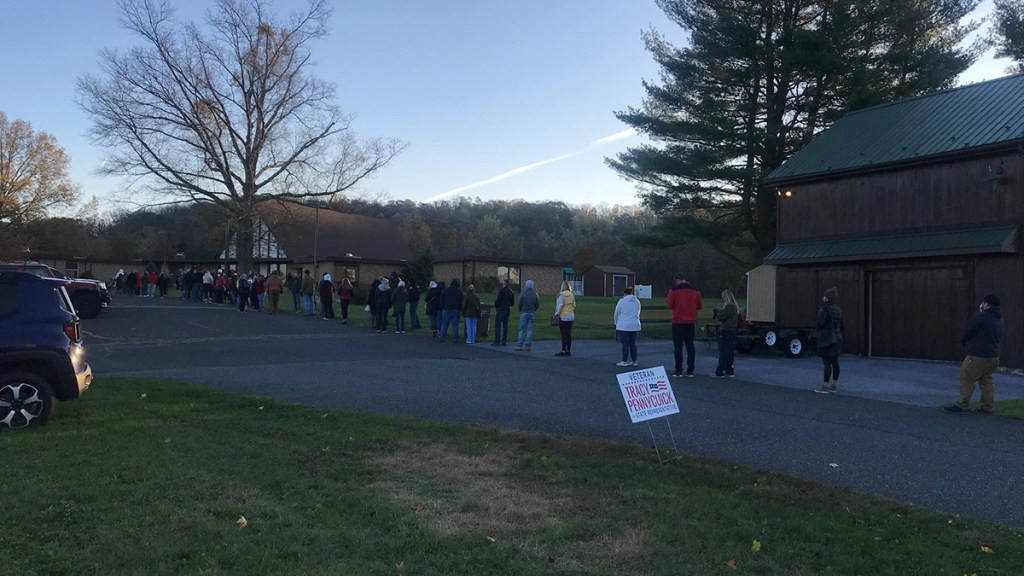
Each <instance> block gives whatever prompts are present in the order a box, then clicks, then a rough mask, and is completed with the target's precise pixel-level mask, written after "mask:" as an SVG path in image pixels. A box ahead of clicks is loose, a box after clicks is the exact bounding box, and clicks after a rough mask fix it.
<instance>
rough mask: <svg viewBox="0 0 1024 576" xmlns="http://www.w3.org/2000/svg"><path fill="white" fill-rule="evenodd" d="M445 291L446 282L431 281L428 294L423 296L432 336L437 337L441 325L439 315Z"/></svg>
mask: <svg viewBox="0 0 1024 576" xmlns="http://www.w3.org/2000/svg"><path fill="white" fill-rule="evenodd" d="M442 292H444V282H441V283H440V284H438V283H437V282H434V281H433V280H431V281H430V287H429V288H427V294H426V296H424V297H423V301H424V303H425V304H426V310H427V325H428V326H429V327H430V337H431V338H437V330H438V328H439V327H440V325H441V322H440V319H439V318H438V315H439V313H440V310H441V293H442Z"/></svg>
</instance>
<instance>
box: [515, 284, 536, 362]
mask: <svg viewBox="0 0 1024 576" xmlns="http://www.w3.org/2000/svg"><path fill="white" fill-rule="evenodd" d="M516 308H518V309H519V341H518V342H517V343H516V347H515V348H513V350H515V351H516V352H519V351H521V350H526V351H527V352H529V351H530V346H531V345H533V324H534V321H535V320H536V318H537V309H538V308H540V297H539V296H537V293H536V292H534V290H533V280H527V281H526V284H525V285H524V288H523V293H522V294H520V295H519V304H518V305H517V306H516ZM524 335H525V336H526V337H525V338H523V336H524Z"/></svg>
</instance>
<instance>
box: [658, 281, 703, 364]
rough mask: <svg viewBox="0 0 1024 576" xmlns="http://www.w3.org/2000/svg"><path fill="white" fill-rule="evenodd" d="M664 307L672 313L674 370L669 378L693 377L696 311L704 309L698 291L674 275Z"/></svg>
mask: <svg viewBox="0 0 1024 576" xmlns="http://www.w3.org/2000/svg"><path fill="white" fill-rule="evenodd" d="M665 307H666V308H668V309H669V310H671V311H672V352H673V354H674V355H675V369H674V370H673V371H672V374H671V376H673V377H675V378H681V377H683V376H687V377H688V378H692V377H693V370H694V364H695V362H696V360H697V351H696V350H695V349H694V346H693V339H694V336H695V335H696V322H697V311H698V310H700V309H701V308H703V307H704V302H703V301H702V300H701V297H700V291H699V290H697V288H695V287H694V286H693V284H690V283H689V282H687V281H686V276H684V275H682V274H676V276H675V283H674V285H673V286H672V288H671V289H670V290H669V291H668V296H666V297H665ZM684 345H685V346H686V373H685V374H684V373H683V346H684Z"/></svg>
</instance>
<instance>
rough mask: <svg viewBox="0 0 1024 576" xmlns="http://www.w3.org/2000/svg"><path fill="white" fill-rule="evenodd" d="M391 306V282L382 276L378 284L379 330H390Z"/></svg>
mask: <svg viewBox="0 0 1024 576" xmlns="http://www.w3.org/2000/svg"><path fill="white" fill-rule="evenodd" d="M390 308H391V282H390V281H389V280H388V279H387V278H381V279H380V284H378V285H377V332H380V333H382V334H384V333H387V331H388V310H389V309H390Z"/></svg>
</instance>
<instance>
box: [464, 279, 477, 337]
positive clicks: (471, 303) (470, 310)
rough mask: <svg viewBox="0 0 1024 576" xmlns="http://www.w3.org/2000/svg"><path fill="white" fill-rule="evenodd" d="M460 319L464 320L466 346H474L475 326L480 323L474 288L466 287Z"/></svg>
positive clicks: (471, 286)
mask: <svg viewBox="0 0 1024 576" xmlns="http://www.w3.org/2000/svg"><path fill="white" fill-rule="evenodd" d="M462 317H463V318H465V319H466V344H476V325H477V322H479V321H480V297H479V296H477V294H476V286H473V285H472V284H470V285H469V286H466V295H465V298H463V299H462Z"/></svg>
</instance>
